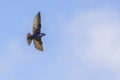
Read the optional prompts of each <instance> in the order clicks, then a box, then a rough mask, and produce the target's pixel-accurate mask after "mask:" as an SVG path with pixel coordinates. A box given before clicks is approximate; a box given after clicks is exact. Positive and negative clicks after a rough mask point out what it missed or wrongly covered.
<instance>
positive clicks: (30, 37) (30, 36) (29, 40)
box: [27, 33, 32, 45]
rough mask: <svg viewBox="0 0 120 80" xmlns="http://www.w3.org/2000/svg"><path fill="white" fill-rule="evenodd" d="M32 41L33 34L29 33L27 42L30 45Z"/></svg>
mask: <svg viewBox="0 0 120 80" xmlns="http://www.w3.org/2000/svg"><path fill="white" fill-rule="evenodd" d="M31 42H32V34H30V33H28V34H27V43H28V45H30V44H31Z"/></svg>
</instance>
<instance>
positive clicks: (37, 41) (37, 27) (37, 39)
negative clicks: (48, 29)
mask: <svg viewBox="0 0 120 80" xmlns="http://www.w3.org/2000/svg"><path fill="white" fill-rule="evenodd" d="M45 35H46V34H45V33H41V14H40V12H38V13H37V14H36V16H35V17H34V21H33V29H32V34H31V33H28V34H27V35H26V39H27V44H28V45H29V46H30V44H31V42H32V41H33V43H34V47H35V48H36V49H37V50H39V51H43V43H42V39H41V38H42V37H43V36H45Z"/></svg>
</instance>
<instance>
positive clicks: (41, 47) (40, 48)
mask: <svg viewBox="0 0 120 80" xmlns="http://www.w3.org/2000/svg"><path fill="white" fill-rule="evenodd" d="M33 42H34V46H35V48H37V49H38V50H40V51H43V46H42V41H41V39H40V40H37V39H34V40H33Z"/></svg>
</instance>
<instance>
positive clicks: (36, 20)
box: [33, 12, 41, 34]
mask: <svg viewBox="0 0 120 80" xmlns="http://www.w3.org/2000/svg"><path fill="white" fill-rule="evenodd" d="M40 29H41V16H40V12H38V13H37V15H36V16H35V18H34V21H33V34H35V33H40Z"/></svg>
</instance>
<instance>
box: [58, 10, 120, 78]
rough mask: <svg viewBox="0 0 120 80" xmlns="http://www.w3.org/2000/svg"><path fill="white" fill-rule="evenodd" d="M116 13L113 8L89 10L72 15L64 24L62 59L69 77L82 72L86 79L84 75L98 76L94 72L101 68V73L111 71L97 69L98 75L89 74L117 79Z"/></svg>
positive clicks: (119, 41) (119, 48) (119, 59)
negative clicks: (66, 25) (65, 25)
mask: <svg viewBox="0 0 120 80" xmlns="http://www.w3.org/2000/svg"><path fill="white" fill-rule="evenodd" d="M119 17H120V15H118V13H117V11H115V10H111V9H105V8H102V9H96V10H91V11H88V12H85V13H84V14H77V15H75V17H74V18H73V19H72V20H71V21H70V22H69V23H68V27H66V28H64V30H65V31H64V34H66V35H65V36H67V37H65V39H66V40H65V45H66V46H65V47H64V48H65V50H64V51H63V52H64V53H66V54H64V59H63V62H64V63H65V64H67V67H69V70H68V71H69V74H70V75H69V76H70V78H71V77H73V78H71V79H80V75H81V77H82V80H88V79H87V78H86V77H85V75H90V76H93V75H94V76H97V75H95V73H96V72H97V71H99V70H100V69H101V71H102V72H103V73H106V72H110V73H108V74H104V75H102V74H101V73H99V75H101V78H99V79H98V78H96V77H94V78H92V77H90V76H89V78H91V79H97V80H104V79H109V80H113V78H114V79H116V80H117V79H118V80H119V79H120V78H119V76H115V75H119V74H120V68H119V67H120V64H119V63H120V38H119V35H120V32H119V30H120V27H119V26H120V23H119V22H120V19H119ZM62 57H63V56H62ZM60 58H61V57H60ZM60 62H62V61H60ZM90 66H91V67H90ZM91 70H92V71H91ZM81 72H82V73H83V74H82V73H81ZM80 73H81V74H80ZM78 74H80V75H78ZM110 75H111V77H110ZM83 76H84V77H83ZM76 77H77V78H76ZM99 77H100V76H99ZM68 80H70V79H68Z"/></svg>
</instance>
